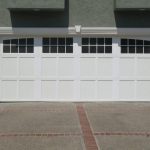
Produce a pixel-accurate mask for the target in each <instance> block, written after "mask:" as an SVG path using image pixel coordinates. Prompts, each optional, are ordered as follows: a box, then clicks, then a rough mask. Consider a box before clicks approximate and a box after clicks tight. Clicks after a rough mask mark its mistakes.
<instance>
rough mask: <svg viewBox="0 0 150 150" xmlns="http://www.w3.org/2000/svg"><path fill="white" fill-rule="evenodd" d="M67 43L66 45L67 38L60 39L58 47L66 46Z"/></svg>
mask: <svg viewBox="0 0 150 150" xmlns="http://www.w3.org/2000/svg"><path fill="white" fill-rule="evenodd" d="M65 43H66V41H65V38H59V39H58V45H65Z"/></svg>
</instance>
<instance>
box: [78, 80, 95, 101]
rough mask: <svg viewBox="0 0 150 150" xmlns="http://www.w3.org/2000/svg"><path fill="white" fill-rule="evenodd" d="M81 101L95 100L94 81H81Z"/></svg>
mask: <svg viewBox="0 0 150 150" xmlns="http://www.w3.org/2000/svg"><path fill="white" fill-rule="evenodd" d="M80 86H81V87H80V93H81V99H82V100H84V99H85V100H86V99H94V98H95V91H96V88H95V81H81V82H80Z"/></svg>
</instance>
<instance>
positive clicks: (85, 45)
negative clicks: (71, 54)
mask: <svg viewBox="0 0 150 150" xmlns="http://www.w3.org/2000/svg"><path fill="white" fill-rule="evenodd" d="M82 53H112V38H82Z"/></svg>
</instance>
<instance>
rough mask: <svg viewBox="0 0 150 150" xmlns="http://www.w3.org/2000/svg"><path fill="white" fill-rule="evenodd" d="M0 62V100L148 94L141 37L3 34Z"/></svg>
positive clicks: (148, 54)
mask: <svg viewBox="0 0 150 150" xmlns="http://www.w3.org/2000/svg"><path fill="white" fill-rule="evenodd" d="M0 65H1V67H0V97H1V100H2V101H88V100H89V101H94V100H149V98H150V92H149V91H150V69H149V66H150V42H149V40H147V39H140V38H138V39H133V38H132V39H120V38H104V37H83V38H81V37H48V38H47V37H46V38H13V39H10V38H5V39H3V40H1V56H0Z"/></svg>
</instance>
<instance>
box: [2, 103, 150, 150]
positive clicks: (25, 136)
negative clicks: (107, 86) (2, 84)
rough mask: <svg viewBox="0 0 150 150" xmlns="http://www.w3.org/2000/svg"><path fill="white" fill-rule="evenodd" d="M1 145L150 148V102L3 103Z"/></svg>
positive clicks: (49, 149)
mask: <svg viewBox="0 0 150 150" xmlns="http://www.w3.org/2000/svg"><path fill="white" fill-rule="evenodd" d="M0 150H150V103H119V102H114V103H113V102H112V103H111V102H107V103H105V102H102V103H38V102H37V103H0Z"/></svg>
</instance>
